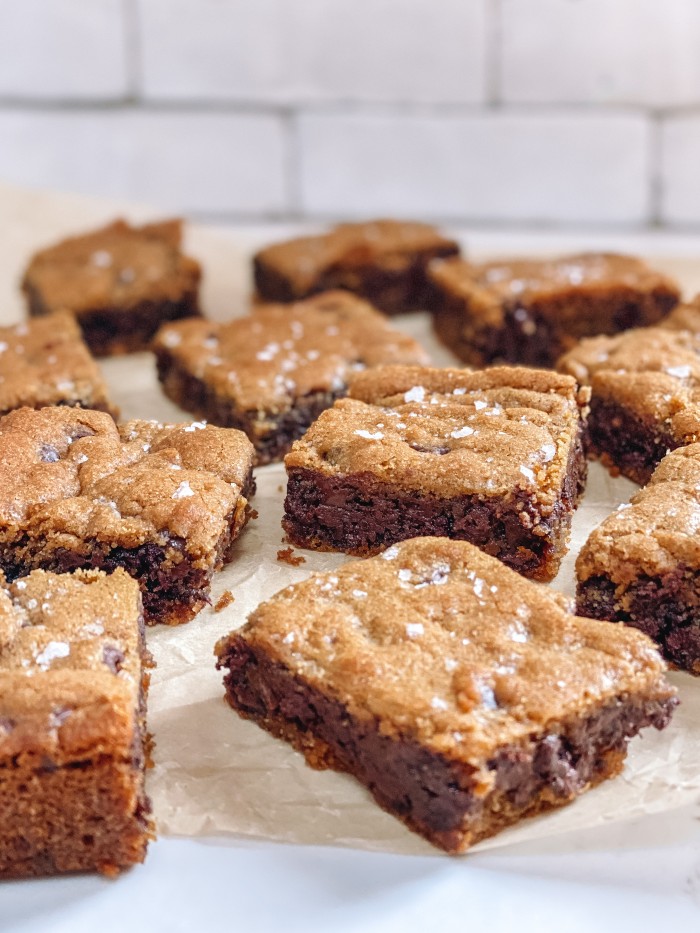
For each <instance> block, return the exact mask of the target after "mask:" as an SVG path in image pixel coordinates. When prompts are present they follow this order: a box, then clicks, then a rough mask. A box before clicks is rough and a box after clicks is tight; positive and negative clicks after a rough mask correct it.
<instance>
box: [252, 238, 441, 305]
mask: <svg viewBox="0 0 700 933" xmlns="http://www.w3.org/2000/svg"><path fill="white" fill-rule="evenodd" d="M458 253H459V245H458V244H457V243H456V242H455V241H454V240H451V239H448V238H446V237H444V236H442V235H441V234H440V233H439V232H438V231H437V230H436V229H435V228H434V227H431V226H429V225H428V224H422V223H412V222H408V221H397V220H375V221H368V222H365V223H348V224H340V225H339V226H337V227H334V228H333V229H332V230H330V231H329V232H328V233H323V234H320V235H318V236H305V237H299V238H298V239H294V240H288V241H286V242H283V243H275V244H273V245H272V246H268V247H266V248H265V249H262V250H260V252H258V253H257V254H256V255H255V257H254V260H253V271H254V276H255V285H256V288H257V292H258V295H259V296H260V298H262V299H263V300H266V301H284V302H287V301H296V300H298V299H299V298H305V297H307V296H308V295H313V294H315V293H316V292H323V291H328V290H329V289H334V288H342V289H347V290H348V291H350V292H355V293H356V294H358V295H361V296H362V297H363V298H366V299H367V300H368V301H371V302H372V304H373V305H374V306H375V307H377V308H379V309H380V310H382V311H383V312H384V313H386V314H399V313H401V312H403V311H415V310H418V309H422V308H426V307H427V306H428V304H429V301H430V289H429V287H428V281H427V276H426V269H427V266H428V263H429V262H430V261H431V260H433V259H437V258H439V257H445V256H455V255H457V254H458Z"/></svg>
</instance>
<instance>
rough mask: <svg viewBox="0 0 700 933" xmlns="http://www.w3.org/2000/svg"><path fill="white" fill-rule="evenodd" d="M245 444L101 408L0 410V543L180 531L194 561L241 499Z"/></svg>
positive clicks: (79, 543) (80, 543) (65, 543)
mask: <svg viewBox="0 0 700 933" xmlns="http://www.w3.org/2000/svg"><path fill="white" fill-rule="evenodd" d="M252 461H253V447H252V445H251V443H250V441H248V439H247V438H246V436H245V435H244V434H243V433H242V432H240V431H235V430H232V429H225V428H215V427H211V426H208V425H203V424H198V423H196V422H195V423H194V424H192V425H162V424H158V423H156V422H149V421H131V422H128V423H127V424H124V425H122V426H121V427H118V426H117V425H116V424H115V423H114V421H113V420H112V418H111V417H110V416H109V415H107V414H103V413H101V412H95V411H83V410H80V409H69V408H44V409H41V410H40V411H32V410H30V409H26V408H24V409H18V410H17V411H14V412H11V413H10V414H9V415H6V416H5V417H4V418H2V419H0V490H2V492H1V493H0V543H2V542H8V541H13V540H16V539H17V537H18V536H23V535H28V536H30V537H32V538H35V537H43V538H45V539H46V542H47V546H52V547H67V548H69V549H73V548H77V549H80V548H81V547H84V546H85V545H84V542H85V541H87V540H97V541H100V542H108V543H110V545H111V546H113V547H116V546H121V547H126V548H133V547H137V546H139V545H140V544H142V543H144V542H146V541H153V540H156V541H159V540H162V541H163V543H167V541H166V536H168V535H173V536H176V537H180V538H183V539H184V542H185V548H186V550H187V552H188V554H189V555H191V556H192V558H193V559H194V560H195V561H201V562H202V565H203V566H206V565H208V563H210V562H211V561H212V560H213V555H214V552H215V550H216V545H217V542H218V541H219V539H220V538H221V536H222V535H223V534H224V533H225V531H226V528H227V516H229V514H230V513H231V512H232V511H234V510H236V509H237V508H241V507H242V506H244V505H245V498H244V497H243V495H242V489H243V486H244V485H245V483H246V480H247V478H248V476H249V473H250V469H251V465H252Z"/></svg>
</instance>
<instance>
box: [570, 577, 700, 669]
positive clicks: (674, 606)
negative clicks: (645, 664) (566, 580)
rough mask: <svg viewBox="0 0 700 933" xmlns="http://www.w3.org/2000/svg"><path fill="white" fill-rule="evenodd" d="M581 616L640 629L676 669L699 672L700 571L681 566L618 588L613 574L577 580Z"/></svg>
mask: <svg viewBox="0 0 700 933" xmlns="http://www.w3.org/2000/svg"><path fill="white" fill-rule="evenodd" d="M576 611H577V613H578V614H579V615H583V616H589V617H590V618H592V619H604V620H608V621H610V622H624V623H626V624H627V625H633V626H634V627H635V628H638V629H640V631H642V632H644V633H645V635H648V636H649V637H650V638H652V639H653V640H654V641H655V642H656V643H657V644H658V645H659V647H660V649H661V652H662V654H663V655H664V657H665V658H666V659H667V660H668V661H670V662H671V663H672V664H674V665H676V667H679V668H681V669H682V670H685V671H690V673H691V674H698V675H700V575H698V573H697V571H693V570H691V569H690V568H689V567H684V566H680V567H677V568H676V569H675V570H673V571H671V572H670V573H666V574H663V575H661V576H658V577H649V576H645V575H644V576H640V577H639V578H638V579H636V580H634V581H633V582H632V583H631V584H630V585H629V586H626V587H624V588H620V591H619V592H618V587H617V585H616V584H615V582H614V581H613V580H611V579H610V577H605V576H595V577H590V578H589V579H588V580H585V581H584V582H582V583H579V584H578V591H577V606H576Z"/></svg>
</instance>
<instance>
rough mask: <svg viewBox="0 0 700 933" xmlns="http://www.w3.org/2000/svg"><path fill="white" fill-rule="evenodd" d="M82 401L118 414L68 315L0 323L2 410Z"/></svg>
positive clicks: (76, 327)
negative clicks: (24, 321) (13, 323)
mask: <svg viewBox="0 0 700 933" xmlns="http://www.w3.org/2000/svg"><path fill="white" fill-rule="evenodd" d="M24 405H26V406H28V407H29V408H43V407H44V406H45V405H81V406H82V407H83V408H97V409H100V410H101V411H109V412H110V413H111V414H113V415H115V417H116V415H117V409H116V408H114V407H113V406H112V405H111V404H110V402H109V399H108V397H107V387H106V385H105V383H104V380H103V379H102V375H101V374H100V370H99V369H98V366H97V363H95V361H94V360H93V358H92V357H91V356H90V352H89V350H88V348H87V347H86V346H85V343H84V342H83V340H82V337H81V335H80V329H79V328H78V326H77V324H76V323H75V320H74V318H73V317H72V316H71V315H70V314H57V315H56V316H55V317H52V318H50V319H43V318H38V319H35V320H31V321H28V322H27V323H23V324H16V325H15V326H14V327H0V414H6V413H7V412H8V411H12V409H14V408H21V407H22V406H24Z"/></svg>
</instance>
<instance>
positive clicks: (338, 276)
mask: <svg viewBox="0 0 700 933" xmlns="http://www.w3.org/2000/svg"><path fill="white" fill-rule="evenodd" d="M458 252H459V247H458V246H457V244H451V245H450V244H445V245H443V246H436V247H434V248H432V249H428V250H423V251H421V252H419V253H416V254H415V255H414V256H405V257H401V262H400V263H399V264H398V265H397V266H395V267H392V266H390V265H383V262H384V260H383V259H382V258H381V257H379V258H378V259H377V260H376V262H374V263H368V264H366V265H356V266H342V265H338V266H334V267H331V268H329V269H326V270H324V271H323V272H321V273H320V275H319V276H318V278H317V279H316V281H315V282H314V284H313V285H312V286H310V287H309V288H307V289H305V290H303V291H299V290H298V289H295V287H294V282H293V281H292V280H291V279H289V278H287V277H286V276H285V275H283V274H282V273H280V272H279V271H278V270H277V269H275V268H274V266H272V265H270V264H268V263H266V262H265V261H264V260H262V259H261V258H260V257H258V256H256V257H255V259H254V261H253V270H254V275H255V285H256V288H257V290H258V294H259V295H260V297H261V298H264V299H265V300H266V301H281V302H285V303H286V302H291V301H298V300H299V299H301V298H307V297H310V296H311V295H316V294H318V293H319V292H325V291H330V290H332V289H335V288H340V289H343V290H345V291H349V292H353V293H354V294H356V295H360V296H361V297H362V298H365V299H366V300H367V301H369V302H370V304H372V305H374V307H375V308H378V309H379V310H380V311H383V312H384V313H385V314H402V313H404V312H406V311H419V310H424V309H427V308H429V307H430V305H431V303H432V299H433V288H432V286H431V285H430V284H429V282H428V279H427V276H426V269H427V266H428V263H429V262H431V261H432V260H433V259H442V258H446V257H447V256H456V255H457V254H458Z"/></svg>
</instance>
